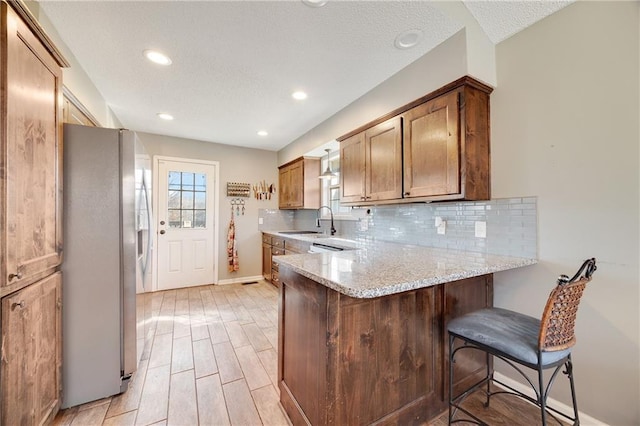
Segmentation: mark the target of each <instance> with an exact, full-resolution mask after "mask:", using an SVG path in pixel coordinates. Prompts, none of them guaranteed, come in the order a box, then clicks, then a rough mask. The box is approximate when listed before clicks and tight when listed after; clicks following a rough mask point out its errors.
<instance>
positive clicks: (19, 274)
mask: <svg viewBox="0 0 640 426" xmlns="http://www.w3.org/2000/svg"><path fill="white" fill-rule="evenodd" d="M14 278H15V279H18V280H19V279H22V272H16V273H15V274H9V281H11V280H13V279H14Z"/></svg>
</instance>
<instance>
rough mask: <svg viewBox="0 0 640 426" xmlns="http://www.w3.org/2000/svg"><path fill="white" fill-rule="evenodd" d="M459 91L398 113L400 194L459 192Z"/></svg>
mask: <svg viewBox="0 0 640 426" xmlns="http://www.w3.org/2000/svg"><path fill="white" fill-rule="evenodd" d="M459 96H460V92H459V91H457V90H456V91H453V92H450V93H447V94H446V95H442V96H440V97H438V98H436V99H433V100H430V101H427V102H425V103H424V104H422V105H420V106H418V107H415V108H413V109H411V110H409V111H407V112H406V113H404V114H403V115H402V119H403V122H404V132H403V133H404V138H403V142H404V144H403V152H404V162H405V163H404V196H405V197H428V196H434V195H449V194H459V193H460V158H459V156H460V137H459V133H460V132H459V123H460V112H459Z"/></svg>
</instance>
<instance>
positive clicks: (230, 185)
mask: <svg viewBox="0 0 640 426" xmlns="http://www.w3.org/2000/svg"><path fill="white" fill-rule="evenodd" d="M250 195H251V184H250V183H241V182H227V197H249V196H250Z"/></svg>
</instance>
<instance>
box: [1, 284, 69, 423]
mask: <svg viewBox="0 0 640 426" xmlns="http://www.w3.org/2000/svg"><path fill="white" fill-rule="evenodd" d="M61 306H62V274H61V273H60V272H57V273H55V274H53V275H50V276H49V277H47V278H44V279H42V280H40V281H38V282H36V283H34V284H31V285H29V286H27V287H25V288H23V289H22V290H19V291H17V292H15V293H12V294H10V295H8V296H6V297H3V298H2V364H1V367H0V368H1V371H0V377H1V378H2V379H1V384H0V385H1V386H2V389H1V392H0V398H1V400H0V424H3V425H40V424H46V423H48V422H50V421H51V420H53V418H54V417H55V415H56V413H57V412H58V409H59V407H60V402H61V399H60V398H61V376H60V372H61V366H62V309H61Z"/></svg>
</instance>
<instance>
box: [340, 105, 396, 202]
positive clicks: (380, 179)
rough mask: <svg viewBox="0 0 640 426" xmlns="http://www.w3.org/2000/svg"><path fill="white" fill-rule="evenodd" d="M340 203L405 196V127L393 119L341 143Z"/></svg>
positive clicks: (392, 198)
mask: <svg viewBox="0 0 640 426" xmlns="http://www.w3.org/2000/svg"><path fill="white" fill-rule="evenodd" d="M340 161H341V164H340V171H341V172H340V188H341V194H340V201H341V202H347V203H349V202H353V203H358V202H361V201H379V200H394V199H398V198H401V197H402V127H401V121H400V117H396V118H392V119H390V120H387V121H385V122H383V123H380V124H378V125H376V126H373V127H372V128H370V129H367V130H366V131H364V132H361V133H358V134H356V135H353V136H352V137H350V138H349V139H346V140H344V141H343V142H342V143H341V144H340Z"/></svg>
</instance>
